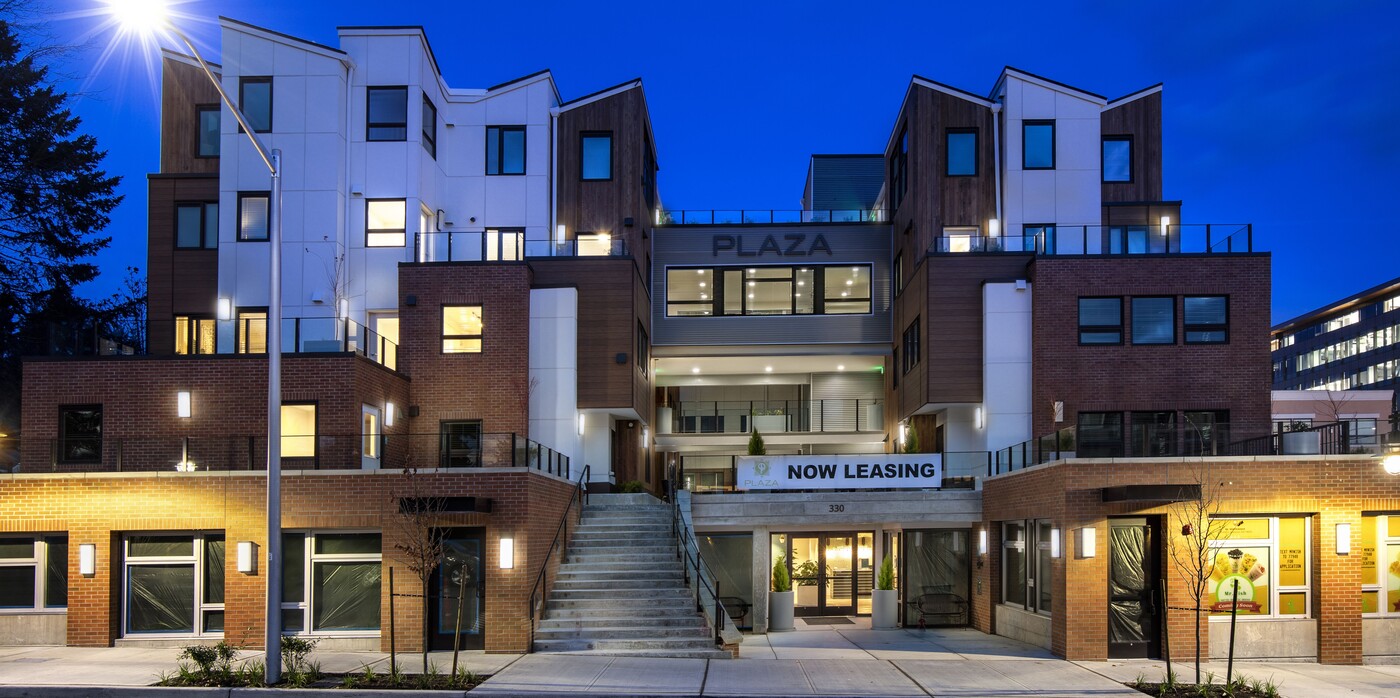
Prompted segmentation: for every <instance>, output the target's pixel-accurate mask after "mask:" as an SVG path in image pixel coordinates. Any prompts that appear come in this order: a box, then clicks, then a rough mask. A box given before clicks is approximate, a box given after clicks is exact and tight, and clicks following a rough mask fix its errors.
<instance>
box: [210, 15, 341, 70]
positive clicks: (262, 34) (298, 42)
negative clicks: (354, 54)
mask: <svg viewBox="0 0 1400 698" xmlns="http://www.w3.org/2000/svg"><path fill="white" fill-rule="evenodd" d="M219 28H220V29H222V30H228V31H235V32H239V33H242V34H248V35H250V36H256V37H258V38H259V39H264V40H267V41H271V42H273V43H277V44H281V45H283V46H287V47H290V48H294V49H299V50H302V51H306V52H307V53H314V54H316V55H318V56H322V57H324V58H329V59H331V60H335V61H344V60H349V59H350V57H349V56H348V55H346V54H345V52H344V51H341V50H340V49H334V48H330V47H329V46H322V45H320V44H317V43H315V42H313V41H310V40H307V39H298V38H296V37H291V36H287V35H284V34H278V33H277V32H274V31H272V30H271V29H263V28H262V27H255V26H253V25H251V24H248V23H246V22H241V21H239V20H236V19H231V18H229V17H220V18H219Z"/></svg>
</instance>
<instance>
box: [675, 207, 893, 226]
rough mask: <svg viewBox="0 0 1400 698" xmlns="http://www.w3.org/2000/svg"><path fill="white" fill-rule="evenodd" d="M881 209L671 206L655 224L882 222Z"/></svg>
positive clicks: (883, 216)
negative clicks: (691, 207) (688, 207)
mask: <svg viewBox="0 0 1400 698" xmlns="http://www.w3.org/2000/svg"><path fill="white" fill-rule="evenodd" d="M886 220H888V219H887V218H886V217H885V211H884V210H881V209H859V208H853V209H824V210H817V211H809V210H770V209H728V210H724V209H675V210H670V211H661V212H660V213H658V214H657V217H656V224H657V225H778V224H794V223H884V222H885V221H886Z"/></svg>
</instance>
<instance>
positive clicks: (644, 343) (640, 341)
mask: <svg viewBox="0 0 1400 698" xmlns="http://www.w3.org/2000/svg"><path fill="white" fill-rule="evenodd" d="M650 347H651V337H650V336H649V335H648V334H647V328H645V327H643V326H642V321H641V320H638V321H637V352H636V356H635V359H636V361H637V370H638V371H641V372H642V377H646V375H647V364H649V363H651V349H650Z"/></svg>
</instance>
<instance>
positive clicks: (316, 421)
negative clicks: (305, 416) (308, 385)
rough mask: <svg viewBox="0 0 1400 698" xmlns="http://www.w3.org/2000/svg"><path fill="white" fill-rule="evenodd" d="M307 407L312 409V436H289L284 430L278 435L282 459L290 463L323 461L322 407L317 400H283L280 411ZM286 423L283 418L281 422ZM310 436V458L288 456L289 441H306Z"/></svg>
mask: <svg viewBox="0 0 1400 698" xmlns="http://www.w3.org/2000/svg"><path fill="white" fill-rule="evenodd" d="M307 406H310V407H311V431H312V433H311V434H290V435H289V434H287V432H286V430H285V429H283V430H282V431H281V433H280V434H279V435H278V443H279V448H280V450H281V454H280V457H281V458H282V460H283V461H288V460H302V461H314V462H317V463H319V462H320V460H321V407H320V403H319V402H318V401H316V400H283V401H282V404H281V405H280V409H283V410H285V409H286V408H288V407H307ZM279 416H280V412H279ZM286 421H287V420H286V419H285V418H282V419H281V422H282V423H283V424H285V423H286ZM308 436H309V437H310V438H311V455H309V456H289V455H287V450H288V449H287V439H305V438H307V437H308Z"/></svg>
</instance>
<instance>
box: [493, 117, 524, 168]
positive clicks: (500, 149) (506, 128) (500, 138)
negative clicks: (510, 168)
mask: <svg viewBox="0 0 1400 698" xmlns="http://www.w3.org/2000/svg"><path fill="white" fill-rule="evenodd" d="M493 131H494V132H495V133H494V134H493V133H492V132H493ZM516 132H518V133H520V171H519V172H504V171H502V170H503V164H504V163H505V158H504V157H502V155H503V154H504V152H505V144H506V139H505V134H507V133H516ZM493 135H494V136H495V138H496V163H495V165H496V171H495V172H492V171H491V164H492V163H491V138H492V136H493ZM483 152H484V153H485V156H486V157H485V160H486V174H487V175H488V176H490V177H520V176H523V175H525V174H526V173H527V172H529V170H530V166H529V161H530V159H529V158H530V138H529V134H528V133H527V132H526V129H525V126H524V125H523V124H494V125H490V126H487V127H486V148H485V150H484V151H483Z"/></svg>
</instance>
